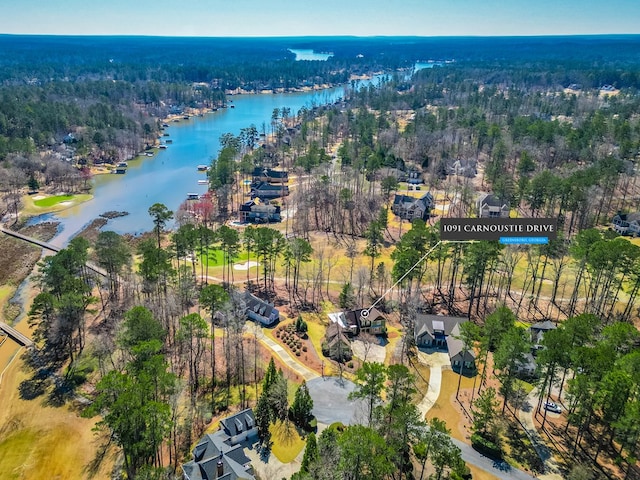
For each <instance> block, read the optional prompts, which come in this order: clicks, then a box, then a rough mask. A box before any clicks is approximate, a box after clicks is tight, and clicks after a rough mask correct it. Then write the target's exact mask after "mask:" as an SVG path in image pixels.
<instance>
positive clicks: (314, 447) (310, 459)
mask: <svg viewBox="0 0 640 480" xmlns="http://www.w3.org/2000/svg"><path fill="white" fill-rule="evenodd" d="M317 459H318V444H317V443H316V435H315V433H313V432H312V433H310V434H309V437H307V446H306V448H305V449H304V456H303V457H302V464H301V465H300V471H301V472H305V473H307V472H309V466H310V465H312V464H313V463H314V462H315V461H316V460H317Z"/></svg>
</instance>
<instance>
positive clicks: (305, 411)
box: [289, 381, 313, 428]
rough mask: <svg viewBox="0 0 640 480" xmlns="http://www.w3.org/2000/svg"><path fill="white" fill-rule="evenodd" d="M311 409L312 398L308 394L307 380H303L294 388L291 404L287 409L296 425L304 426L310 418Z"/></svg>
mask: <svg viewBox="0 0 640 480" xmlns="http://www.w3.org/2000/svg"><path fill="white" fill-rule="evenodd" d="M312 409H313V399H312V398H311V395H310V394H309V389H308V388H307V382H305V381H303V382H302V384H301V385H300V386H299V387H298V390H296V395H295V397H294V399H293V404H292V405H291V408H290V409H289V416H290V417H291V419H292V420H293V423H295V424H296V425H297V426H299V427H301V428H304V427H306V426H307V425H308V423H309V419H310V418H311V410H312Z"/></svg>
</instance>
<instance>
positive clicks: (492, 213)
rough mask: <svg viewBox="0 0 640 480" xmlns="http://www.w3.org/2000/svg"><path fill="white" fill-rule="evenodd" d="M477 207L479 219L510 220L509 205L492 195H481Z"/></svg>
mask: <svg viewBox="0 0 640 480" xmlns="http://www.w3.org/2000/svg"><path fill="white" fill-rule="evenodd" d="M476 206H477V208H478V218H509V211H510V209H509V205H507V204H506V203H505V202H503V201H502V200H501V199H500V198H499V197H497V196H495V195H493V194H491V193H485V194H483V195H481V196H480V197H479V198H478V201H477V202H476Z"/></svg>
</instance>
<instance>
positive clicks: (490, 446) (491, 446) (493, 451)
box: [471, 433, 502, 459]
mask: <svg viewBox="0 0 640 480" xmlns="http://www.w3.org/2000/svg"><path fill="white" fill-rule="evenodd" d="M471 446H472V447H473V449H474V450H476V451H478V452H480V453H482V454H484V455H486V456H487V457H491V458H495V459H501V458H502V449H501V448H500V447H499V446H498V445H496V444H495V443H494V442H492V441H491V440H488V439H486V438H484V437H483V436H481V435H479V434H477V433H474V434H473V435H471Z"/></svg>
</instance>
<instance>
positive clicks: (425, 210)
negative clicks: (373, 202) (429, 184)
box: [391, 192, 436, 221]
mask: <svg viewBox="0 0 640 480" xmlns="http://www.w3.org/2000/svg"><path fill="white" fill-rule="evenodd" d="M435 204H436V203H435V200H434V199H433V195H431V193H430V192H427V193H425V194H424V195H423V196H422V197H420V198H415V197H411V196H409V195H402V194H396V195H395V197H394V198H393V204H392V205H391V211H392V212H393V213H395V214H396V215H397V216H398V217H400V218H401V219H403V220H409V221H411V220H414V219H416V218H421V219H422V220H424V221H427V220H428V219H429V214H430V213H431V210H432V209H433V207H435Z"/></svg>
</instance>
